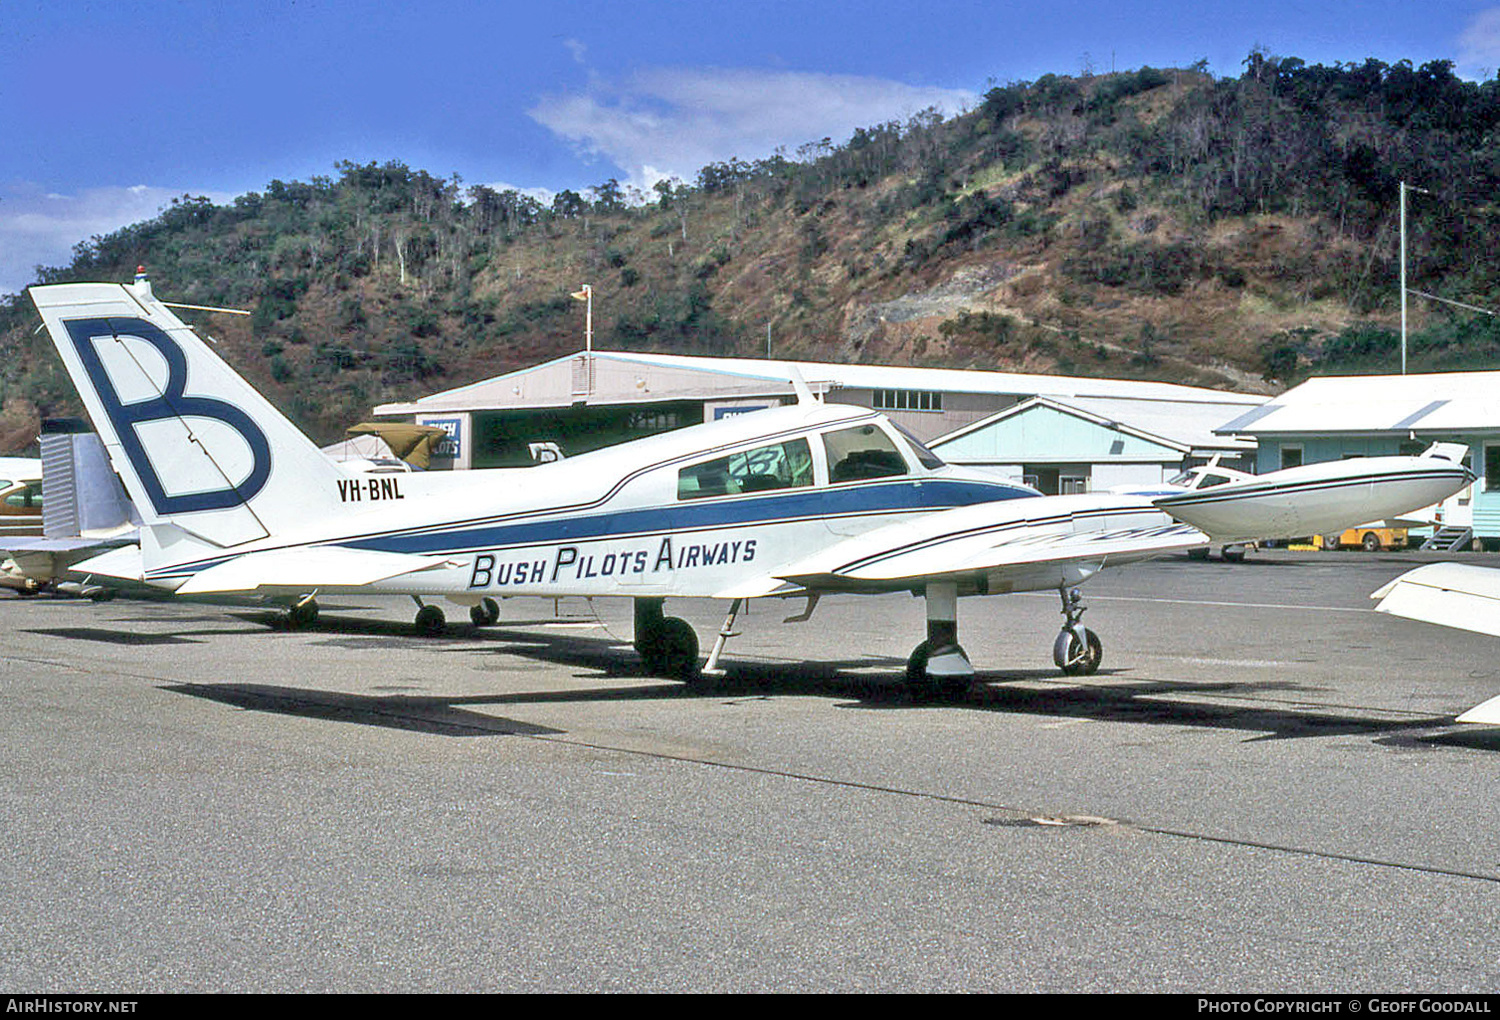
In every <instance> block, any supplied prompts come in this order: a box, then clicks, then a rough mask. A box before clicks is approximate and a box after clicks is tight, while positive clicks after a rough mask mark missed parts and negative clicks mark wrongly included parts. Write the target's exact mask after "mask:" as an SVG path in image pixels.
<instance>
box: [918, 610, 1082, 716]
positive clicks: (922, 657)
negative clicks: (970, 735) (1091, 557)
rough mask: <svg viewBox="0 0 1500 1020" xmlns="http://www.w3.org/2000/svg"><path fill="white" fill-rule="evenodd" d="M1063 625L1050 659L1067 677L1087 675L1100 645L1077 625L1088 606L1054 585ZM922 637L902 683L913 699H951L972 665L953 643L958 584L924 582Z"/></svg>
mask: <svg viewBox="0 0 1500 1020" xmlns="http://www.w3.org/2000/svg"><path fill="white" fill-rule="evenodd" d="M1057 591H1058V595H1059V596H1061V598H1062V605H1063V608H1062V613H1063V618H1064V620H1063V628H1062V631H1061V632H1060V633H1059V634H1058V635H1057V640H1056V641H1054V642H1053V643H1052V659H1053V661H1054V662H1056V663H1057V666H1058V668H1059V669H1061V670H1062V671H1063V672H1064V673H1066V674H1067V675H1068V676H1087V675H1089V674H1091V673H1093V672H1095V671H1097V670H1098V668H1099V663H1100V661H1101V660H1102V659H1103V658H1104V646H1103V645H1102V644H1101V643H1100V641H1099V635H1097V634H1095V633H1094V632H1093V631H1091V630H1089V629H1088V628H1087V627H1085V626H1084V625H1083V614H1084V611H1085V610H1086V609H1087V608H1088V607H1087V606H1085V605H1084V604H1083V595H1082V593H1081V592H1079V590H1078V589H1077V588H1070V587H1068V586H1067V584H1062V585H1059V586H1058V589H1057ZM926 598H927V640H926V641H923V642H922V643H921V644H919V645H917V647H916V648H915V650H913V651H912V653H911V658H910V659H908V660H907V662H906V686H907V689H908V690H910V691H911V693H912V694H913V696H915V697H919V698H923V699H925V698H931V697H950V698H951V697H956V696H958V695H961V694H963V693H964V692H965V691H966V690H968V689H969V684H970V683H971V682H972V680H973V678H974V666H973V665H972V664H971V663H970V662H969V656H968V654H967V653H965V652H964V650H963V646H962V645H960V644H959V643H958V586H957V585H956V584H951V583H941V584H929V585H928V586H927V591H926Z"/></svg>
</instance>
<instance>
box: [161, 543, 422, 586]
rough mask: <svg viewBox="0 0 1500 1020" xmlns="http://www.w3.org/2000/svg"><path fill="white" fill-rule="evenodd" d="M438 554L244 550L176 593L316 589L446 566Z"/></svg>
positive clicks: (330, 548)
mask: <svg viewBox="0 0 1500 1020" xmlns="http://www.w3.org/2000/svg"><path fill="white" fill-rule="evenodd" d="M450 565H451V563H450V562H449V560H447V559H446V558H445V557H442V556H413V555H410V554H408V553H391V552H379V551H377V550H373V549H350V548H347V547H344V546H337V545H326V546H312V547H310V548H297V549H271V550H267V551H266V552H258V553H247V554H245V555H244V556H237V557H235V558H234V559H232V560H228V561H227V562H224V563H220V564H218V565H217V566H213V567H209V568H208V569H206V570H201V571H199V572H198V573H196V574H194V575H193V576H192V577H190V578H188V579H187V580H186V581H185V582H183V584H182V586H181V587H179V588H178V589H177V593H178V594H179V595H202V594H206V593H209V592H213V593H224V592H254V591H262V590H267V589H270V590H279V589H286V590H288V591H293V592H300V593H305V592H308V591H312V590H315V589H319V588H345V587H358V586H362V585H367V584H374V583H375V582H376V581H384V580H387V579H389V578H392V577H399V576H400V575H402V574H412V573H416V572H418V571H422V570H432V569H434V568H438V567H445V566H450Z"/></svg>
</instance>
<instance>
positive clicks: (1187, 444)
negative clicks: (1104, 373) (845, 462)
mask: <svg viewBox="0 0 1500 1020" xmlns="http://www.w3.org/2000/svg"><path fill="white" fill-rule="evenodd" d="M1264 399H1265V398H1264V397H1258V396H1244V395H1241V397H1240V402H1239V403H1238V404H1228V403H1204V402H1201V401H1196V400H1182V401H1179V400H1155V399H1147V400H1142V399H1132V398H1129V397H1119V398H1104V397H1074V398H1070V399H1066V400H1062V399H1058V398H1055V397H1037V398H1033V399H1032V400H1029V401H1026V402H1024V403H1021V404H1016V405H1015V406H1013V407H1008V408H1006V409H1004V410H1002V411H998V412H996V413H995V414H992V415H990V416H988V417H986V418H983V419H981V420H979V421H977V422H974V423H972V424H970V425H966V426H964V427H963V428H961V429H955V430H954V431H953V432H951V433H949V434H948V435H946V436H941V437H939V438H937V439H935V440H933V441H932V442H931V443H930V444H928V445H930V446H932V447H933V449H939V448H940V447H942V446H943V445H945V444H947V443H950V442H952V441H953V440H955V439H958V438H960V437H962V436H965V435H969V434H971V433H974V432H979V431H982V430H983V429H985V428H988V427H989V426H991V425H993V424H994V423H995V422H998V421H1001V420H1002V419H1005V418H1010V417H1012V416H1014V415H1017V414H1024V413H1026V412H1027V411H1028V410H1030V409H1031V408H1033V407H1037V406H1043V407H1052V408H1055V409H1058V410H1061V411H1064V412H1075V413H1079V414H1081V415H1082V416H1083V417H1086V418H1092V419H1094V420H1096V421H1098V422H1099V423H1100V424H1101V425H1104V426H1106V427H1109V428H1118V429H1121V430H1124V431H1127V432H1131V433H1134V434H1137V435H1140V436H1142V437H1144V438H1146V439H1150V440H1154V441H1157V442H1160V443H1162V444H1164V445H1167V446H1173V447H1177V448H1179V449H1182V450H1183V451H1184V452H1189V451H1195V452H1196V451H1201V452H1205V453H1206V452H1208V451H1215V452H1218V451H1225V452H1235V453H1238V452H1241V451H1251V450H1254V449H1255V447H1256V443H1255V440H1253V439H1250V438H1248V437H1244V438H1241V437H1238V436H1224V435H1219V434H1217V433H1216V432H1215V429H1217V428H1218V427H1219V426H1220V425H1222V424H1224V421H1225V417H1226V416H1227V415H1233V414H1234V413H1235V411H1236V410H1237V409H1239V408H1243V407H1246V406H1249V405H1250V404H1252V403H1255V402H1258V401H1261V400H1264Z"/></svg>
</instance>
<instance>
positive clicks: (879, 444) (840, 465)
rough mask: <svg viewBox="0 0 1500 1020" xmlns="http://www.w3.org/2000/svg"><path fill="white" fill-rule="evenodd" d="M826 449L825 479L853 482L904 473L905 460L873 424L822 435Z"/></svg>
mask: <svg viewBox="0 0 1500 1020" xmlns="http://www.w3.org/2000/svg"><path fill="white" fill-rule="evenodd" d="M823 447H824V449H825V450H827V452H828V480H829V481H830V482H856V481H859V480H860V479H864V478H886V477H889V476H892V475H904V474H906V471H907V467H906V461H905V459H903V458H902V456H901V454H900V452H899V451H898V450H897V449H896V444H895V443H894V442H892V441H891V437H890V436H888V435H886V434H885V433H884V432H883V431H881V430H880V429H879V428H876V427H875V426H874V425H856V426H855V427H854V428H852V429H840V430H839V431H837V432H828V433H825V434H824V435H823Z"/></svg>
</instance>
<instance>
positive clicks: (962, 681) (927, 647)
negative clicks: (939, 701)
mask: <svg viewBox="0 0 1500 1020" xmlns="http://www.w3.org/2000/svg"><path fill="white" fill-rule="evenodd" d="M950 649H952V650H956V651H957V652H958V654H960V655H963V656H964V658H968V655H967V653H965V652H964V650H963V648H961V647H960V646H958V645H944V646H943V647H942V648H940V649H938V651H943V652H946V651H949V650H950ZM932 653H933V648H932V642H930V641H923V642H922V643H921V644H919V645H917V647H916V648H914V649H912V653H911V657H910V658H908V659H907V660H906V687H907V690H909V691H911V693H912V696H913V697H917V698H930V697H934V696H940V697H948V698H952V697H957V696H959V695H961V694H963V693H965V692H966V691H968V689H969V684H970V678H969V677H966V676H944V677H936V676H933V675H932V674H931V673H929V672H927V663H928V661H929V660H930V659H931V658H932Z"/></svg>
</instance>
